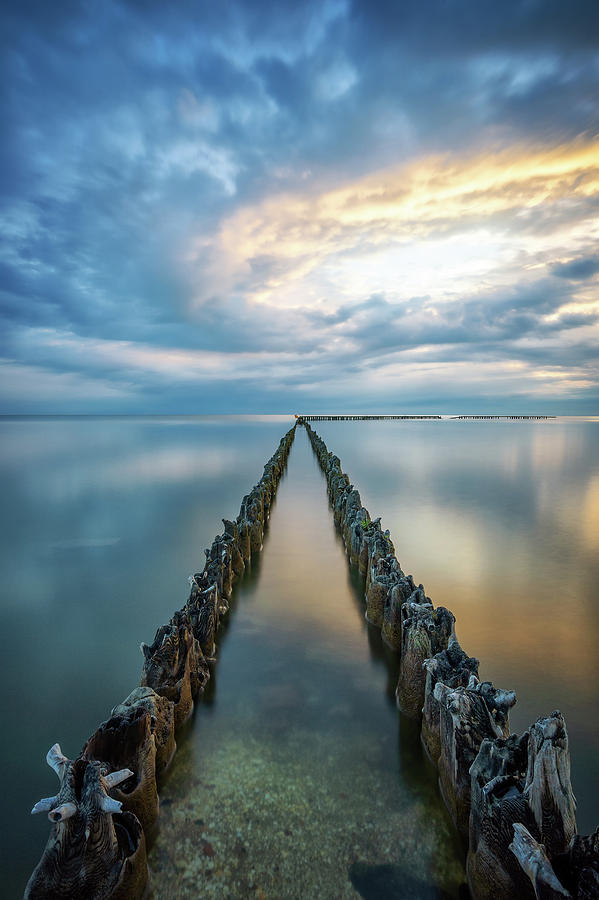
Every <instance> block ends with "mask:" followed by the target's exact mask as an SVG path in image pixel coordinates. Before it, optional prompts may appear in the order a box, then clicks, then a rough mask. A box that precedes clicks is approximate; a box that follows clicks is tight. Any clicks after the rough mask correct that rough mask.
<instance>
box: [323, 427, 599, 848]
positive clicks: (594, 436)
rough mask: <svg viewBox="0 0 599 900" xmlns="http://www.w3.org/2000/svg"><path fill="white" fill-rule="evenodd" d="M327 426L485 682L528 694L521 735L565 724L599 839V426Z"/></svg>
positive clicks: (582, 808)
mask: <svg viewBox="0 0 599 900" xmlns="http://www.w3.org/2000/svg"><path fill="white" fill-rule="evenodd" d="M318 425H319V426H321V427H319V428H318V432H319V434H320V435H321V436H322V438H323V439H324V440H325V441H326V443H327V445H328V447H329V449H330V450H332V452H334V453H336V454H337V455H338V456H339V457H340V459H341V463H342V466H343V468H344V471H346V472H348V473H349V475H350V478H351V479H352V480H353V481H354V483H355V484H356V486H357V487H358V488H359V490H360V493H361V497H362V502H363V503H364V505H365V506H366V507H367V508H368V509H369V510H370V511H371V513H372V514H373V515H377V516H378V515H380V516H381V519H382V524H383V527H384V528H389V529H390V531H391V535H392V537H393V539H394V542H395V549H396V553H397V558H398V559H399V562H400V563H401V565H402V568H403V569H404V571H405V572H410V573H412V574H413V575H414V579H415V580H416V582H417V583H418V582H419V581H422V582H423V583H424V587H425V589H426V592H427V594H428V596H430V598H431V600H432V601H433V603H434V604H435V606H445V607H447V608H449V609H451V610H452V612H453V613H454V614H455V616H456V631H457V635H458V638H459V640H460V643H461V645H462V646H463V648H464V649H465V650H466V651H467V652H468V653H469V654H470V655H472V656H476V657H478V658H479V659H480V663H481V665H480V675H481V678H483V679H489V680H492V681H493V682H494V683H495V685H496V686H499V687H502V688H508V689H511V688H513V689H515V691H516V694H517V698H518V702H517V703H516V706H515V707H514V709H513V710H512V711H511V712H510V723H511V728H512V731H518V732H522V731H523V730H525V729H526V728H528V726H529V725H530V724H531V723H532V722H534V721H535V720H536V719H537V718H538V717H539V716H541V715H549V713H551V712H552V711H553V710H554V709H556V708H557V709H560V710H561V712H562V713H563V714H564V716H565V719H566V725H567V728H568V734H569V738H570V751H571V758H572V785H573V788H574V793H575V795H576V797H577V801H578V812H577V820H578V826H579V830H580V831H581V832H582V833H587V834H588V833H589V832H591V831H592V830H594V828H595V827H596V826H597V822H598V821H599V820H598V800H599V719H598V717H597V715H596V714H595V710H597V709H598V708H599V655H598V654H597V642H598V641H599V556H598V554H597V552H596V548H597V542H598V541H599V489H598V487H597V486H598V485H599V421H596V420H582V419H579V420H576V419H574V420H569V419H558V420H556V421H550V422H513V423H512V422H461V421H459V422H451V421H443V422H422V423H421V422H406V423H396V422H365V423H349V422H338V423H337V422H335V423H331V422H322V423H318ZM356 425H359V427H358V428H356V427H355V426H356ZM352 426H353V427H352Z"/></svg>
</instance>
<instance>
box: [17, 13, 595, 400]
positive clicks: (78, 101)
mask: <svg viewBox="0 0 599 900" xmlns="http://www.w3.org/2000/svg"><path fill="white" fill-rule="evenodd" d="M573 3H574V6H572V4H570V5H569V6H568V7H566V6H563V5H562V6H560V5H559V4H554V5H553V7H552V9H551V10H550V11H549V12H547V11H543V12H542V13H541V10H540V8H539V7H538V6H536V5H534V4H531V5H529V4H522V3H519V2H511V0H506V3H504V4H503V5H502V7H501V11H499V8H495V7H491V6H483V5H481V6H480V8H479V7H477V9H476V10H474V11H473V10H472V8H471V7H472V5H471V4H469V3H468V2H467V0H456V4H451V5H449V6H448V5H447V4H446V3H444V2H442V0H430V2H427V3H425V4H407V5H405V4H404V5H403V6H402V5H397V4H395V5H394V4H388V3H385V2H378V0H368V2H366V0H353V2H352V3H349V2H347V0H326V2H325V3H322V2H316V0H306V2H303V3H300V4H297V5H296V6H294V7H293V9H291V8H287V7H285V8H284V7H282V6H281V5H278V6H277V5H276V4H272V3H271V2H270V0H258V2H251V3H250V2H248V0H232V2H231V3H230V4H228V5H227V7H226V9H224V8H223V9H221V8H220V7H218V8H217V7H210V6H209V5H205V4H204V5H202V4H200V5H199V6H197V5H196V6H194V5H193V4H192V5H189V4H184V5H183V6H176V5H175V6H172V5H170V6H169V5H165V4H159V3H153V2H150V3H147V4H144V5H143V9H142V7H141V6H139V5H138V4H129V3H124V2H120V0H114V2H112V3H110V4H104V5H102V6H101V7H97V6H94V5H93V4H92V5H91V6H90V5H85V4H83V5H81V4H80V5H78V6H76V8H72V9H71V7H69V8H68V9H67V8H66V7H65V8H64V9H63V7H61V6H60V5H59V6H58V7H56V8H53V11H52V15H51V16H50V15H48V13H47V5H45V4H42V3H39V4H36V3H35V2H34V3H33V4H29V5H27V6H26V8H22V7H21V5H19V4H17V3H16V2H12V0H9V3H8V7H7V9H8V10H9V12H8V15H7V16H6V18H5V21H4V22H3V24H5V26H6V27H5V29H4V30H3V32H2V38H0V40H1V41H3V42H4V45H3V50H4V53H3V54H2V57H1V58H2V66H3V84H4V85H5V92H4V94H3V99H2V101H0V106H1V108H2V115H3V122H4V124H5V134H6V140H5V141H4V142H3V146H2V150H1V151H0V154H1V156H2V160H1V162H2V165H1V166H0V197H1V199H2V203H1V208H2V215H1V216H0V236H1V237H2V241H1V242H0V321H1V322H2V329H1V331H0V360H1V361H2V366H3V372H4V374H5V378H4V382H3V385H2V386H1V387H0V402H1V404H2V406H1V407H0V411H6V412H18V411H28V412H29V411H35V410H37V411H40V412H42V411H48V412H53V411H68V409H71V410H76V411H85V409H86V404H87V408H88V409H89V411H92V410H98V411H102V412H105V411H110V410H111V409H112V410H114V411H119V412H122V411H132V412H143V411H146V410H147V411H155V412H162V411H167V410H168V411H171V412H174V411H181V412H194V411H198V410H201V411H202V412H211V411H214V412H219V411H220V412H225V411H228V412H238V411H250V410H251V411H253V412H268V411H270V412H272V411H285V410H289V407H290V404H293V407H294V408H300V407H302V406H304V405H306V404H310V405H312V406H313V407H314V406H316V405H319V406H321V407H324V406H328V407H338V408H340V407H343V408H344V409H351V408H353V407H355V405H356V404H358V405H360V406H361V407H362V408H365V409H366V408H374V407H376V408H378V409H380V408H383V407H384V406H385V405H387V406H393V408H397V407H398V406H402V407H406V408H408V407H409V408H411V409H418V408H420V407H423V408H424V407H426V408H427V409H431V408H435V409H439V408H440V407H441V406H443V407H445V408H448V409H449V408H450V407H451V408H452V409H455V408H456V407H462V408H463V405H464V404H466V405H468V404H471V405H474V406H477V407H480V406H481V405H489V404H495V405H496V406H506V405H510V406H512V405H513V404H515V405H517V406H518V405H519V406H520V407H522V406H524V405H527V406H528V404H529V403H531V402H533V401H534V402H535V403H537V402H538V403H540V404H543V403H545V404H546V405H547V407H549V406H550V405H551V404H552V403H553V404H554V406H556V405H560V408H562V406H561V405H562V404H563V408H565V407H568V408H570V409H571V410H572V411H577V410H578V409H584V410H586V411H587V412H588V411H592V410H593V409H594V408H595V406H596V404H597V403H598V402H599V372H598V367H597V346H599V334H598V330H597V329H598V321H599V302H598V300H597V297H598V296H599V292H598V290H597V284H598V281H599V262H598V260H599V233H598V231H599V216H598V215H597V212H598V209H599V140H598V137H597V127H596V125H597V121H599V119H598V117H597V111H598V108H597V97H598V96H599V93H598V91H597V82H598V79H599V69H598V68H597V57H596V47H595V45H594V44H593V42H592V40H590V35H591V34H593V33H594V31H596V28H595V27H594V26H595V25H598V26H599V22H598V21H597V15H598V14H599V13H598V12H597V11H596V10H594V9H593V8H592V5H589V4H588V3H585V0H573ZM581 4H582V5H581ZM579 7H580V8H579ZM91 47H93V53H92V52H90V48H91Z"/></svg>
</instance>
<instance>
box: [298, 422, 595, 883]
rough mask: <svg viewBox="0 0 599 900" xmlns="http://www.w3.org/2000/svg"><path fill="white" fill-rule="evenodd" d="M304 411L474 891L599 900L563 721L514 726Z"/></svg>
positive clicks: (444, 612) (553, 718)
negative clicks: (516, 730)
mask: <svg viewBox="0 0 599 900" xmlns="http://www.w3.org/2000/svg"><path fill="white" fill-rule="evenodd" d="M307 418H308V417H298V424H301V425H304V426H305V428H306V431H307V433H308V436H309V438H310V442H311V444H312V447H313V449H314V452H315V454H316V457H317V459H318V461H319V464H320V466H321V468H322V470H323V472H324V474H325V477H326V481H327V486H328V493H329V499H330V502H331V506H332V510H333V517H334V521H335V523H336V525H337V527H338V528H339V530H340V532H341V535H342V537H343V540H344V543H345V547H346V551H347V555H348V558H349V562H350V564H351V565H352V566H356V567H357V568H358V569H359V571H360V572H361V574H362V575H363V576H364V577H365V598H364V599H365V604H366V611H365V615H366V618H367V620H368V621H369V622H370V623H371V624H372V625H375V626H376V627H378V628H380V629H381V633H382V637H383V640H385V642H386V643H387V644H388V645H389V646H390V647H391V648H392V649H393V650H395V651H396V652H397V653H399V654H400V657H399V660H400V665H399V678H398V683H397V688H396V700H397V706H398V708H399V710H400V711H401V712H402V713H403V714H404V715H406V716H408V717H410V718H411V719H414V720H417V721H419V722H420V723H421V739H422V743H423V745H424V747H425V750H426V752H427V754H428V756H429V758H430V759H431V761H432V762H433V764H434V765H435V766H436V767H437V769H438V772H439V788H440V791H441V794H442V796H443V799H444V801H445V804H446V806H447V808H448V810H449V812H450V814H451V816H452V819H453V821H454V823H455V825H456V828H457V830H458V832H459V834H460V836H461V838H462V840H463V841H464V844H465V846H466V847H467V848H468V849H467V872H468V883H469V887H470V891H471V893H472V895H473V897H474V898H475V900H501V898H506V900H520V898H522V900H535V898H537V900H557V898H573V900H591V898H595V900H596V898H599V828H598V829H597V830H596V831H595V832H594V833H593V834H592V835H589V836H582V835H579V834H578V832H577V828H576V818H575V809H576V801H575V798H574V795H573V792H572V787H571V783H570V756H569V749H568V735H567V731H566V726H565V722H564V718H563V716H562V715H561V713H560V712H559V711H558V710H555V711H554V712H552V713H551V715H549V716H547V717H542V718H539V719H537V721H536V722H534V723H533V724H532V725H531V726H530V728H529V730H528V731H525V732H524V733H523V734H521V735H518V734H512V733H511V732H510V727H509V721H508V716H509V710H510V709H511V708H512V707H513V706H514V704H515V702H516V695H515V693H514V691H511V690H502V689H499V688H495V687H494V685H493V684H492V683H491V682H489V681H481V680H480V679H479V677H478V676H479V661H478V659H476V658H474V657H469V656H468V655H467V654H466V653H465V652H464V650H463V649H462V648H461V646H460V644H459V642H458V639H457V636H456V631H455V617H454V615H453V613H451V611H450V610H448V609H446V608H444V607H436V608H435V607H434V606H433V604H432V602H431V600H430V598H428V597H427V596H426V594H425V590H424V587H423V585H422V584H419V585H416V584H415V582H414V580H413V578H412V576H411V575H405V574H404V572H403V571H402V569H401V566H400V564H399V562H398V560H397V558H396V556H395V549H394V546H393V542H392V540H391V536H390V533H389V531H383V530H382V527H381V523H380V519H374V520H373V519H371V517H370V513H369V512H368V510H367V509H365V508H364V506H363V505H362V501H361V498H360V494H359V492H358V491H357V490H356V489H355V488H354V486H353V485H352V484H351V483H350V480H349V477H348V476H347V474H345V473H344V472H343V471H342V469H341V462H340V460H339V457H337V456H335V455H334V454H333V453H330V452H329V450H328V448H327V446H326V444H325V442H324V441H323V440H322V438H320V437H319V436H318V435H317V434H316V432H315V431H314V430H313V429H312V428H311V426H310V425H309V423H308V421H307ZM314 418H316V417H314ZM321 418H342V417H321ZM548 664H550V663H549V661H548Z"/></svg>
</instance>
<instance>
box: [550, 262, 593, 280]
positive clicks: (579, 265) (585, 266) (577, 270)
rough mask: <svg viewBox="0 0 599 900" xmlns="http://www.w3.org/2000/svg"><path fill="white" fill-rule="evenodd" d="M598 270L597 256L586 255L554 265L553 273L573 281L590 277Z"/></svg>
mask: <svg viewBox="0 0 599 900" xmlns="http://www.w3.org/2000/svg"><path fill="white" fill-rule="evenodd" d="M597 272H599V257H597V256H586V257H582V258H581V259H573V260H571V261H570V262H567V263H562V264H561V265H558V266H555V267H554V269H553V274H554V275H558V276H559V277H560V278H571V279H573V280H575V281H578V280H584V279H587V278H592V277H593V275H596V274H597Z"/></svg>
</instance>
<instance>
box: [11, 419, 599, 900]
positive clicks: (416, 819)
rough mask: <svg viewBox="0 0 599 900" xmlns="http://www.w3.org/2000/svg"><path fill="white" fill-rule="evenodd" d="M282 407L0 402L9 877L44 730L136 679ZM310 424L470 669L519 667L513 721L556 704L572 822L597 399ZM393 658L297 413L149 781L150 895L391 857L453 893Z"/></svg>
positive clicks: (591, 697)
mask: <svg viewBox="0 0 599 900" xmlns="http://www.w3.org/2000/svg"><path fill="white" fill-rule="evenodd" d="M290 424H291V420H290V419H289V418H287V417H255V418H250V417H245V418H244V417H237V418H235V417H222V418H221V417H215V418H213V419H208V418H194V417H190V418H165V419H155V418H149V419H113V418H110V419H93V418H91V419H4V420H0V487H1V490H2V496H3V504H2V513H1V516H2V518H1V522H0V528H1V534H2V541H1V544H0V553H1V555H2V573H3V578H2V585H3V587H2V603H1V606H0V617H1V619H0V623H1V627H2V634H3V636H4V673H5V674H4V686H5V690H4V708H5V711H6V713H5V718H4V721H5V723H6V726H7V727H6V728H5V736H4V741H3V742H2V748H1V751H0V752H1V754H2V760H1V767H0V771H2V780H3V787H2V790H3V798H4V807H3V809H4V815H3V817H2V820H3V821H2V826H1V827H2V829H3V836H2V841H0V850H1V851H2V853H3V854H4V855H5V856H4V860H3V870H4V871H3V888H4V892H5V895H6V896H7V897H13V896H14V897H17V896H19V895H20V894H21V893H22V890H23V887H24V884H25V882H26V880H27V877H28V875H29V873H30V871H31V869H32V867H33V866H34V865H35V863H36V862H37V860H38V859H39V856H40V854H41V851H42V848H43V845H44V843H45V840H46V838H47V834H48V828H49V825H48V822H47V820H46V819H45V817H44V816H39V817H30V816H29V810H30V808H31V806H32V805H33V803H34V802H35V801H36V800H37V799H39V798H40V797H42V796H48V795H50V794H52V793H54V792H55V788H56V784H55V776H54V774H53V773H52V772H51V770H50V769H48V768H47V766H46V765H45V762H44V756H45V753H46V751H47V749H48V747H49V746H50V745H51V744H53V743H54V742H55V741H56V740H58V741H59V742H60V743H61V745H62V748H63V750H64V751H65V752H66V753H67V754H68V755H75V754H76V753H77V752H78V751H79V749H80V747H81V745H82V744H83V742H84V740H85V739H86V737H87V736H88V735H89V734H90V733H91V732H92V731H93V730H94V729H95V727H96V725H97V724H98V723H99V722H100V721H101V720H102V719H103V718H105V717H106V716H107V714H108V713H109V711H110V708H111V707H112V706H113V705H115V704H116V703H117V702H118V701H120V700H121V699H122V698H123V697H124V696H126V694H127V693H128V692H129V691H130V690H131V689H132V687H134V686H135V684H137V682H138V679H139V674H140V669H141V654H140V653H139V649H138V648H139V643H140V641H141V640H148V641H149V640H151V639H152V637H153V634H154V631H155V628H156V627H157V626H158V625H159V624H161V623H162V622H163V621H166V620H167V619H168V618H169V616H170V614H171V613H172V611H173V610H174V609H175V608H177V607H179V606H180V605H181V604H182V603H183V602H184V599H185V596H186V591H187V582H186V577H187V575H188V574H189V572H192V571H194V570H196V571H197V569H198V568H199V567H201V566H202V564H203V548H204V547H205V546H208V545H209V544H210V543H211V541H212V538H213V536H214V535H215V534H216V533H217V532H218V531H219V530H220V529H221V522H220V519H221V516H225V517H234V516H235V515H236V513H237V511H238V508H239V503H240V500H241V497H242V496H243V494H244V493H246V492H247V490H248V489H249V488H250V487H251V485H252V484H254V483H255V482H256V480H257V479H258V478H259V476H260V474H261V471H262V466H263V464H264V462H265V461H266V459H267V458H268V457H269V456H270V455H271V453H272V452H273V450H274V448H275V446H276V444H277V443H278V440H279V438H280V436H281V435H282V434H283V432H284V431H285V430H286V429H287V428H288V427H289V425H290ZM317 429H318V431H319V433H321V434H322V436H323V437H324V438H325V440H326V441H327V443H328V445H329V448H330V449H332V450H333V451H334V452H336V453H338V454H339V455H340V457H341V460H342V464H343V466H344V468H345V470H346V471H348V472H349V474H350V476H351V477H352V478H353V480H354V482H355V484H356V485H357V486H358V487H359V489H360V491H361V494H362V498H363V502H364V503H365V504H366V505H367V506H368V508H369V510H370V512H371V514H372V515H381V516H382V518H383V525H384V526H385V527H389V528H390V529H391V533H392V536H393V538H394V540H395V544H396V549H397V554H398V557H399V559H400V562H401V563H402V566H403V568H404V570H405V571H408V572H412V574H413V575H414V576H415V578H416V579H417V580H419V581H423V582H424V584H425V587H426V589H427V593H428V594H429V595H430V596H431V598H432V599H433V601H434V602H435V603H436V604H443V605H446V606H448V607H450V608H451V609H452V610H453V611H454V613H455V614H456V616H457V629H458V635H459V637H460V640H461V642H462V644H463V646H464V647H465V649H467V650H468V652H469V653H470V654H472V655H476V656H478V657H479V658H480V659H481V673H482V674H483V675H484V676H485V677H488V678H492V679H493V680H494V681H495V682H496V684H498V685H500V686H502V687H514V688H515V689H516V691H517V693H518V698H519V699H518V704H517V706H516V708H515V709H514V711H513V715H512V727H513V728H515V729H520V728H522V727H526V726H527V725H528V724H529V723H530V721H532V720H534V719H535V718H536V717H537V716H539V715H541V714H547V713H548V712H551V710H553V709H554V708H556V707H558V708H560V709H561V710H562V711H563V712H564V714H565V716H566V721H567V725H568V730H569V733H570V742H571V751H572V761H573V766H572V771H573V783H574V789H575V793H576V794H577V796H578V800H579V826H580V828H581V829H582V830H586V831H588V830H590V829H591V828H592V827H594V825H595V824H596V823H595V816H596V811H597V800H598V796H599V763H598V762H597V760H598V759H599V753H598V751H599V728H598V723H597V714H596V710H597V708H599V703H598V700H599V688H598V687H597V685H598V684H599V681H598V679H597V675H598V674H599V673H598V664H597V654H596V645H597V640H598V638H599V599H598V585H599V566H598V562H597V559H598V555H597V549H598V546H597V545H598V543H599V440H598V438H599V423H598V422H596V421H580V420H579V421H568V420H558V421H555V422H548V423H526V422H515V423H503V422H475V423H471V422H447V421H443V422H425V423H417V422H356V423H324V422H323V423H318V425H317ZM394 667H395V661H394V659H393V657H392V655H391V654H389V653H386V652H385V650H384V648H383V647H382V646H381V644H380V640H379V638H378V635H377V634H376V632H374V633H373V632H372V631H371V630H369V629H368V628H367V626H366V623H365V621H364V619H363V608H362V606H361V603H360V599H359V585H357V584H355V583H354V581H352V579H351V577H350V576H349V574H348V571H347V566H346V563H345V558H344V554H343V548H342V546H341V545H340V543H339V540H338V538H337V536H336V534H335V531H334V529H333V526H332V520H331V517H330V513H329V511H328V508H327V501H326V493H325V484H324V480H323V478H322V475H321V474H320V472H319V470H318V468H317V465H316V462H315V459H314V457H313V455H312V452H311V450H310V448H309V444H308V440H307V437H306V435H305V434H304V433H303V431H302V430H298V434H297V437H296V442H295V445H294V447H293V449H292V452H291V456H290V460H289V467H288V473H287V476H286V477H285V479H284V480H283V482H282V483H281V486H280V490H279V496H278V499H277V503H276V506H275V509H274V511H273V514H272V517H271V522H270V528H269V533H268V537H267V540H266V542H265V548H264V552H263V554H262V557H261V559H260V563H259V565H256V566H255V567H254V569H253V571H252V572H251V573H249V574H248V576H247V577H246V578H245V579H244V581H243V583H242V584H241V585H240V586H239V588H238V590H237V591H236V599H235V609H234V611H233V613H232V615H231V616H230V617H229V622H228V626H227V629H226V632H225V634H224V635H223V638H222V641H221V646H220V658H219V664H218V666H217V670H216V674H215V677H214V679H213V682H212V683H211V687H210V692H209V696H208V697H207V698H206V702H205V703H203V704H202V705H201V706H200V707H199V708H198V711H197V714H196V716H195V719H194V722H193V726H192V727H191V729H190V732H189V734H188V735H187V736H186V738H185V739H184V740H182V741H180V750H179V753H178V755H177V758H176V762H175V765H174V767H173V770H172V772H171V773H170V775H169V776H168V778H167V780H166V783H165V785H164V788H163V791H162V793H161V798H162V811H161V817H160V823H161V825H160V833H159V836H158V839H157V841H156V844H155V846H154V848H153V851H152V855H151V866H152V870H153V876H154V882H155V884H156V885H157V890H156V896H158V897H160V896H164V897H169V896H173V897H175V896H186V895H188V896H190V897H191V896H196V895H197V890H198V883H201V884H202V885H203V886H204V887H203V890H204V891H205V892H207V894H208V895H210V892H212V895H213V896H223V894H222V885H223V884H224V883H226V884H228V885H231V887H230V890H229V892H228V894H227V895H228V896H245V895H246V892H247V891H256V892H258V893H259V892H260V891H262V892H263V893H264V895H265V896H284V894H282V893H281V885H289V884H293V885H295V888H297V885H301V884H304V885H306V887H307V888H309V890H308V893H306V892H305V891H304V892H303V894H302V895H303V896H308V895H313V896H331V897H332V896H356V893H355V892H356V890H357V891H359V892H361V894H362V895H363V896H366V897H368V896H377V897H384V896H385V891H388V892H389V891H393V890H396V888H397V885H398V883H400V882H401V883H403V884H409V885H411V888H412V890H413V896H419V895H421V896H423V897H424V896H441V894H440V893H439V892H440V891H441V890H442V891H444V892H445V893H446V894H447V895H448V896H454V897H455V896H457V893H458V890H459V885H460V882H461V881H462V879H463V869H462V859H461V854H460V851H459V848H458V847H457V845H456V842H455V838H454V836H453V832H452V830H451V828H450V827H449V825H448V822H447V817H446V815H445V813H444V810H443V807H442V805H441V804H440V801H439V800H438V797H437V794H436V789H435V784H434V782H435V779H434V773H433V772H431V771H430V770H429V769H427V767H426V765H425V764H424V761H423V760H422V758H421V754H420V751H419V745H418V740H417V734H415V733H414V732H413V729H411V728H410V726H409V723H406V722H403V721H402V722H399V720H398V717H397V714H396V711H395V709H394V706H393V701H392V688H393V679H394V674H395V668H394ZM269 879H272V880H270V881H269ZM235 885H237V887H235ZM295 888H294V889H295ZM219 891H220V892H221V893H219ZM186 892H187V893H186ZM194 892H195V893H194ZM235 892H237V893H235ZM310 892H311V893H310ZM344 892H345V893H344ZM296 895H298V894H293V891H291V892H290V893H289V894H288V896H296Z"/></svg>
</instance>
